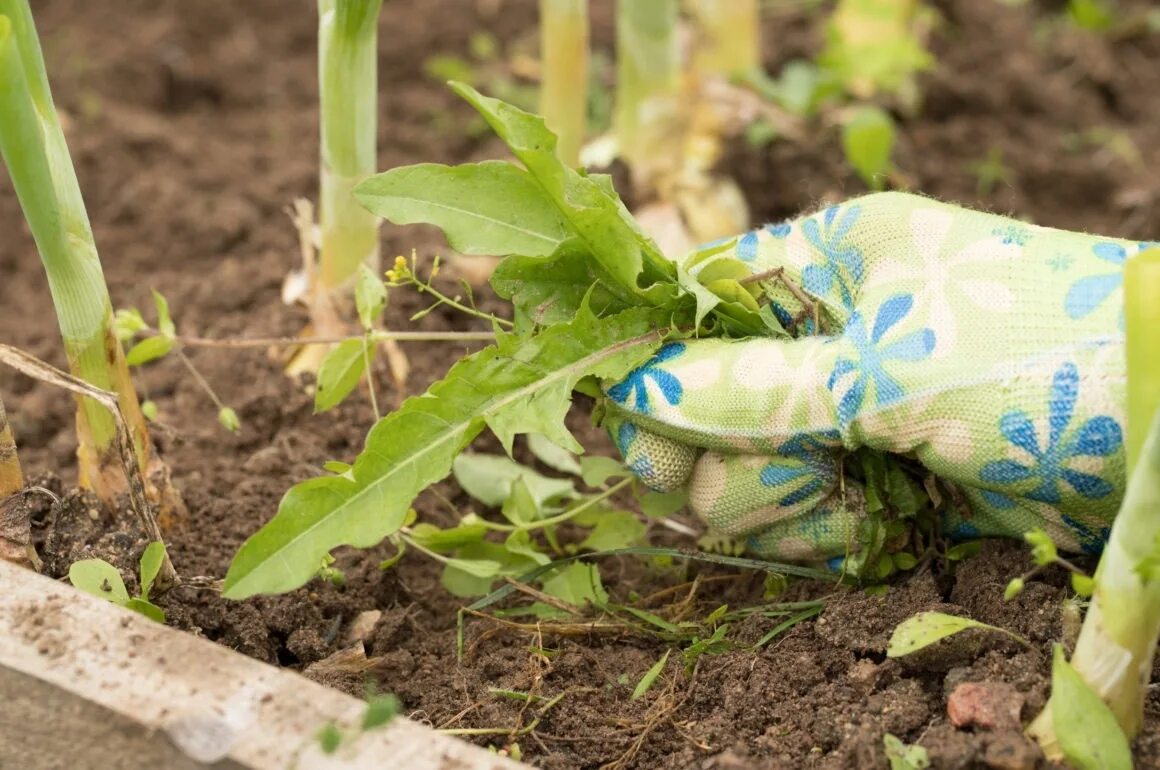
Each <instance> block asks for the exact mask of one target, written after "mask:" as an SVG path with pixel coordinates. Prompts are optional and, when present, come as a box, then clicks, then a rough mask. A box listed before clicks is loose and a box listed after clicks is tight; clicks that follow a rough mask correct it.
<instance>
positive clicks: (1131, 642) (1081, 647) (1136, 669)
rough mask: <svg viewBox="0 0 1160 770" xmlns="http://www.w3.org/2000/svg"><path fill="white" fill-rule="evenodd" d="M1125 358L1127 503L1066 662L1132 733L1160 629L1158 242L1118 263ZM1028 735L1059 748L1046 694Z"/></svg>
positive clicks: (1052, 753) (1049, 748) (1052, 751)
mask: <svg viewBox="0 0 1160 770" xmlns="http://www.w3.org/2000/svg"><path fill="white" fill-rule="evenodd" d="M1124 307H1125V317H1126V331H1127V357H1128V424H1127V435H1128V445H1127V446H1128V464H1129V465H1128V467H1129V471H1128V472H1129V481H1128V489H1127V493H1126V494H1125V497H1124V503H1123V506H1122V507H1121V509H1120V512H1119V515H1118V516H1117V517H1116V520H1115V523H1114V524H1113V525H1112V531H1111V534H1110V536H1109V539H1108V544H1107V546H1106V547H1105V548H1104V553H1103V556H1102V557H1101V558H1100V564H1099V567H1097V568H1096V574H1095V591H1094V593H1093V594H1092V600H1091V606H1090V608H1089V609H1088V613H1087V616H1086V617H1085V618H1084V623H1083V627H1082V629H1081V630H1080V634H1079V639H1078V640H1077V642H1076V646H1075V653H1074V654H1073V655H1072V658H1071V665H1072V667H1073V668H1074V669H1075V670H1076V672H1077V673H1078V674H1079V675H1080V676H1081V677H1082V678H1083V679H1084V681H1085V682H1087V684H1088V686H1089V687H1091V689H1092V690H1093V691H1095V692H1096V694H1097V695H1099V696H1100V698H1101V699H1102V700H1103V701H1104V702H1105V703H1107V705H1108V707H1109V708H1110V709H1111V711H1112V713H1113V714H1114V715H1115V717H1116V721H1117V722H1119V724H1120V727H1121V728H1123V731H1124V734H1125V735H1126V736H1128V738H1132V737H1133V736H1135V735H1136V733H1138V732H1139V730H1140V726H1141V724H1142V722H1143V718H1144V696H1145V695H1146V693H1147V688H1148V681H1149V678H1150V676H1151V673H1152V659H1153V656H1154V655H1155V652H1156V641H1157V637H1158V636H1160V516H1158V515H1157V512H1158V511H1160V410H1158V409H1157V407H1158V406H1160V361H1158V360H1157V359H1158V357H1157V351H1158V350H1160V345H1158V344H1157V340H1156V336H1155V334H1156V329H1157V328H1160V327H1158V326H1157V323H1160V249H1152V250H1149V251H1146V252H1144V253H1141V254H1139V255H1137V256H1136V257H1134V258H1132V259H1130V260H1128V262H1127V264H1126V266H1125V270H1124ZM1029 732H1030V733H1031V734H1032V735H1033V736H1034V737H1035V738H1036V739H1037V740H1039V742H1040V744H1041V745H1042V746H1043V748H1044V751H1045V752H1046V753H1047V754H1048V756H1049V757H1058V756H1060V755H1061V750H1060V748H1059V741H1058V736H1057V734H1056V730H1055V725H1054V723H1053V720H1052V705H1051V701H1050V700H1049V701H1048V703H1047V706H1046V707H1045V708H1044V710H1043V712H1042V713H1040V715H1039V716H1038V717H1037V718H1036V719H1035V721H1034V722H1033V723H1032V725H1031V727H1030V728H1029Z"/></svg>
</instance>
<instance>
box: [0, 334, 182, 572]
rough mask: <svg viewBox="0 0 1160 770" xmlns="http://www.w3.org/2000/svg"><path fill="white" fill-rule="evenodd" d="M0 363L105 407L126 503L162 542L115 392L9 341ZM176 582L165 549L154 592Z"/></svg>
mask: <svg viewBox="0 0 1160 770" xmlns="http://www.w3.org/2000/svg"><path fill="white" fill-rule="evenodd" d="M0 363H5V364H7V365H8V366H11V367H12V368H13V369H15V370H16V371H18V372H21V373H22V374H25V375H27V376H29V377H32V378H33V379H35V380H40V381H41V382H45V383H48V384H49V385H55V386H56V387H58V388H63V389H65V390H67V391H69V392H71V393H74V394H76V395H78V396H84V397H88V398H91V399H92V400H94V401H96V402H97V403H98V404H100V405H101V406H103V407H105V408H106V409H108V410H109V413H110V414H111V415H112V416H113V423H114V425H115V426H116V429H117V430H116V441H115V443H116V445H117V454H118V456H119V458H120V460H121V466H122V469H123V470H124V472H125V478H126V479H128V481H129V507H130V508H131V509H132V510H133V513H134V514H135V515H136V516H137V520H138V522H139V523H140V524H141V528H142V529H143V530H144V531H145V534H146V536H148V538H149V539H150V540H151V541H157V542H162V543H164V542H165V540H164V538H162V536H161V528H160V527H158V526H157V519H156V518H155V517H154V515H153V509H152V508H151V507H150V506H149V500H148V498H146V496H145V480H144V479H143V478H142V477H141V467H140V466H139V465H138V464H137V456H136V453H135V452H134V450H133V439H132V434H131V433H130V432H129V424H128V423H127V422H126V421H125V415H124V414H122V412H121V405H120V404H119V403H118V402H117V394H116V393H111V392H109V391H107V390H101V389H100V388H97V387H94V386H92V385H90V384H89V383H87V382H85V381H84V380H82V379H79V378H77V377H74V376H72V375H71V374H66V373H65V372H62V371H61V370H60V369H57V368H56V367H55V366H51V365H49V364H46V363H45V362H43V361H41V360H40V359H38V358H36V357H35V356H32V355H30V354H28V353H25V352H24V351H23V350H20V349H18V348H14V347H12V346H11V345H4V344H2V343H0ZM176 582H177V571H176V570H175V569H174V568H173V562H171V561H170V560H169V553H168V551H166V552H165V557H164V559H163V561H162V563H161V571H160V572H159V573H158V575H157V580H156V582H155V584H154V585H155V586H156V587H157V590H158V592H160V593H164V592H165V591H166V590H168V589H169V588H170V587H171V586H173V585H174V584H175V583H176Z"/></svg>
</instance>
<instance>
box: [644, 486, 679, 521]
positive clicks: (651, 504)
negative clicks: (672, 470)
mask: <svg viewBox="0 0 1160 770" xmlns="http://www.w3.org/2000/svg"><path fill="white" fill-rule="evenodd" d="M638 500H639V501H640V509H641V511H642V512H643V513H644V515H645V516H648V517H649V518H653V519H659V518H663V517H665V516H670V515H672V514H674V513H676V512H677V511H679V510H681V509H682V508H684V507H685V504H686V503H688V502H689V494H688V493H687V492H686V491H685V490H683V489H678V490H675V491H673V492H652V491H649V492H645V493H644V494H643V495H641V496H640V497H639V498H638Z"/></svg>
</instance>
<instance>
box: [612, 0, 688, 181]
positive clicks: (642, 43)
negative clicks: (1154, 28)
mask: <svg viewBox="0 0 1160 770" xmlns="http://www.w3.org/2000/svg"><path fill="white" fill-rule="evenodd" d="M676 27H677V0H618V2H617V4H616V63H617V84H616V108H615V116H614V124H615V128H616V137H617V143H618V144H619V147H620V154H621V156H622V157H623V158H624V159H625V160H627V161H628V164H629V166H631V167H632V171H633V177H634V180H635V181H636V183H637V184H644V185H647V184H650V183H651V182H652V180H653V179H654V178H655V177H656V176H657V175H658V173H661V172H663V171H664V170H665V169H667V168H668V167H670V166H672V165H673V164H674V163H675V162H676V158H677V155H676V153H677V150H678V149H679V141H680V131H679V129H678V127H677V125H676V122H677V119H678V107H679V100H678V97H679V91H680V51H679V48H678V46H677V35H676Z"/></svg>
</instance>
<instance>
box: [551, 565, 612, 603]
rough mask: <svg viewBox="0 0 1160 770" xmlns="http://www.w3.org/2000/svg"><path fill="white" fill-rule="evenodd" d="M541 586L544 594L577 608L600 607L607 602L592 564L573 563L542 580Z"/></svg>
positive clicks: (602, 584)
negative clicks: (585, 606) (591, 605)
mask: <svg viewBox="0 0 1160 770" xmlns="http://www.w3.org/2000/svg"><path fill="white" fill-rule="evenodd" d="M542 586H543V589H544V593H546V594H549V595H550V596H555V597H556V598H557V599H561V600H563V601H566V602H568V603H569V604H574V605H576V606H577V607H583V606H584V605H585V604H594V605H596V606H597V607H600V606H603V605H604V604H606V603H607V602H608V592H607V591H605V590H604V583H603V582H602V581H601V580H600V571H599V570H597V569H596V565H594V564H582V563H580V562H573V563H571V564H569V565H568V566H566V567H564V568H563V569H561V570H559V571H558V572H556V573H555V574H553V575H552V576H551V577H549V578H547V579H546V580H544V582H543V583H542Z"/></svg>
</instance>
